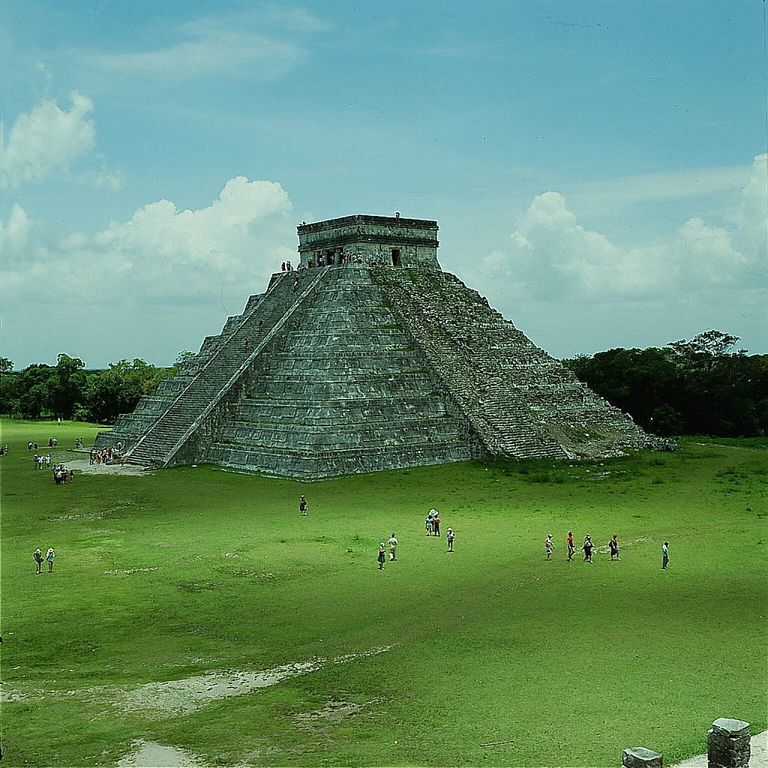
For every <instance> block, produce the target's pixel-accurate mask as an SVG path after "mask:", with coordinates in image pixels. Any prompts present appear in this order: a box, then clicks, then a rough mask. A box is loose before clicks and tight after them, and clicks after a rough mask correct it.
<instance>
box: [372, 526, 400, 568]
mask: <svg viewBox="0 0 768 768" xmlns="http://www.w3.org/2000/svg"><path fill="white" fill-rule="evenodd" d="M387 545H389V561H390V562H394V561H395V560H397V545H398V541H397V536H396V535H395V532H394V531H392V535H391V536H390V537H389V539H387V543H386V544H384V542H383V541H382V542H381V544H379V554H378V555H377V556H376V561H377V562H378V564H379V570H380V571H383V570H384V562H385V561H386V559H387V558H386V552H387Z"/></svg>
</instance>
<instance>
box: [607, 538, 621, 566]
mask: <svg viewBox="0 0 768 768" xmlns="http://www.w3.org/2000/svg"><path fill="white" fill-rule="evenodd" d="M608 549H609V550H610V551H611V560H621V558H620V557H619V541H618V539H617V538H616V534H615V533H614V534H613V536H612V537H611V540H610V541H609V542H608Z"/></svg>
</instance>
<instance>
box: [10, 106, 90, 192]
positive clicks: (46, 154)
mask: <svg viewBox="0 0 768 768" xmlns="http://www.w3.org/2000/svg"><path fill="white" fill-rule="evenodd" d="M70 99H71V106H70V108H69V109H66V108H62V107H60V106H59V105H58V104H57V103H56V101H55V100H53V99H43V100H42V101H41V102H40V103H39V104H37V105H35V106H34V107H33V108H32V109H31V110H30V111H29V112H27V113H24V114H21V115H19V117H18V118H17V120H16V122H15V123H14V125H13V128H12V129H11V131H10V134H9V136H8V140H7V142H6V144H5V146H0V189H8V188H16V187H19V186H21V185H22V184H25V183H27V182H30V181H39V180H40V179H44V178H45V177H47V176H49V175H51V174H52V173H55V172H58V171H66V170H68V169H69V167H70V166H71V165H72V164H73V163H75V162H76V161H77V160H79V159H81V158H82V157H84V156H85V155H87V154H88V153H89V152H90V151H91V150H92V149H93V147H94V145H95V139H96V129H95V126H94V122H93V120H92V119H91V118H90V117H89V114H90V112H91V111H92V110H93V102H92V101H91V99H89V98H88V97H87V96H84V95H83V94H81V93H79V92H78V91H73V92H72V94H71V96H70Z"/></svg>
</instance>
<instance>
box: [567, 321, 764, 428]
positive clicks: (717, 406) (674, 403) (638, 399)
mask: <svg viewBox="0 0 768 768" xmlns="http://www.w3.org/2000/svg"><path fill="white" fill-rule="evenodd" d="M738 342H739V338H738V337H737V336H732V335H730V334H727V333H723V332H721V331H714V330H713V331H706V332H705V333H700V334H699V335H698V336H695V337H694V338H693V339H691V340H685V339H681V340H680V341H673V342H670V343H669V344H667V345H666V346H665V347H663V348H658V347H649V348H648V349H623V348H617V349H609V350H608V351H606V352H598V353H597V354H595V355H591V356H585V355H579V356H578V357H575V358H572V359H569V360H564V361H563V362H564V363H565V365H566V366H567V367H568V368H570V369H571V370H572V371H573V372H574V373H575V374H576V376H577V377H578V378H579V379H580V380H581V381H583V382H584V383H585V384H587V385H588V386H589V387H590V389H592V390H593V391H595V392H596V393H597V394H599V395H602V396H603V397H604V398H605V399H606V400H608V402H610V403H612V404H613V405H615V406H617V407H618V408H621V409H622V410H623V411H626V412H628V413H630V414H631V415H632V417H633V418H634V420H635V421H636V422H637V423H638V424H639V425H640V426H641V427H643V428H644V429H645V430H647V431H648V432H652V433H654V434H657V435H664V436H674V435H714V436H718V437H753V436H760V435H765V434H766V429H768V355H749V354H748V353H747V350H739V351H737V352H734V351H733V348H734V347H735V346H736V344H737V343H738Z"/></svg>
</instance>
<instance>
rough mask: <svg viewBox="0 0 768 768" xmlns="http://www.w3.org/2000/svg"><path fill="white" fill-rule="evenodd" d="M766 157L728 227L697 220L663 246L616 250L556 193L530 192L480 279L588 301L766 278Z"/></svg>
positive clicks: (670, 293) (759, 161) (761, 158)
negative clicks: (518, 217)
mask: <svg viewBox="0 0 768 768" xmlns="http://www.w3.org/2000/svg"><path fill="white" fill-rule="evenodd" d="M767 185H768V182H767V181H766V155H759V156H758V157H756V158H755V161H754V164H753V167H752V176H751V179H750V181H749V183H748V184H747V186H746V187H745V188H744V190H743V193H742V199H741V205H740V207H739V212H738V215H737V217H736V218H737V220H736V222H735V223H734V225H733V228H732V229H730V230H729V229H725V228H723V227H719V226H714V225H712V224H710V223H707V222H706V221H704V220H703V219H701V218H699V217H692V218H690V219H689V220H688V221H686V222H685V223H684V224H682V226H680V228H679V229H678V231H677V233H676V234H675V235H674V236H673V237H672V238H670V239H669V240H667V241H664V242H659V243H652V244H649V245H647V246H643V247H638V248H631V249H630V248H624V247H622V246H620V245H618V244H616V243H613V242H611V240H609V239H608V238H607V237H606V236H605V235H603V234H601V233H600V232H596V231H593V230H590V229H588V228H586V227H585V226H583V225H582V224H580V223H579V222H578V220H577V217H576V215H575V214H574V213H573V212H572V211H571V210H569V208H568V206H567V204H566V200H565V198H564V197H563V196H562V195H561V194H559V193H558V192H551V191H550V192H545V193H543V194H541V195H538V196H537V197H536V198H535V199H534V200H533V202H532V203H531V206H530V207H529V209H528V210H527V212H526V213H525V215H524V216H523V217H522V219H521V220H520V222H519V223H518V225H517V228H516V229H515V231H514V232H513V233H512V236H511V245H510V248H509V249H508V250H504V251H498V250H497V251H495V252H493V253H491V254H489V255H488V256H486V257H485V258H484V259H483V261H482V266H481V271H482V272H483V273H484V275H485V278H486V279H489V280H492V279H495V278H499V277H501V278H503V279H504V280H505V281H506V283H507V285H509V286H510V289H511V290H513V291H516V292H517V293H518V294H520V293H523V292H526V291H527V292H528V293H530V294H533V295H539V296H546V297H547V298H556V297H557V296H566V295H571V296H573V295H578V296H581V297H583V298H587V299H593V300H604V299H607V300H610V299H617V298H633V297H634V298H648V297H651V296H664V295H666V296H674V295H680V294H685V293H689V292H690V291H692V290H696V289H697V288H700V289H704V288H711V287H717V286H723V285H730V286H742V287H744V288H754V285H755V280H756V278H757V279H758V280H759V279H762V280H763V281H765V280H766V278H767V277H768V274H767V271H766V263H765V260H766V241H767V240H768V235H767V232H768V229H767V227H768V224H766V222H767V221H768V214H767V213H766V208H767V204H766V195H767V193H766V190H767V189H768V186H767Z"/></svg>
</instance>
